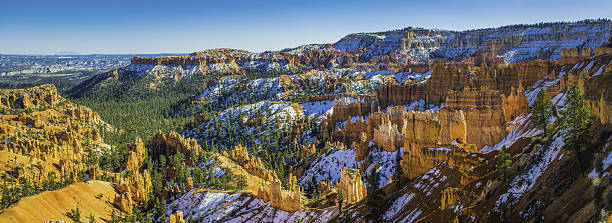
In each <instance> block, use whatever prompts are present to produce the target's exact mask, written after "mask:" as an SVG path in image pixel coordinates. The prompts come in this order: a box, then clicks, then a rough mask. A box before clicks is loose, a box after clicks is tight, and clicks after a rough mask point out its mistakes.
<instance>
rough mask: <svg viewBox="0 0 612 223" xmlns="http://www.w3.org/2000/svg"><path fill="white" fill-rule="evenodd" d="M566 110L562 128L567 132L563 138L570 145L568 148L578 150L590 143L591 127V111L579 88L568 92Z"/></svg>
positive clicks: (573, 88)
mask: <svg viewBox="0 0 612 223" xmlns="http://www.w3.org/2000/svg"><path fill="white" fill-rule="evenodd" d="M564 109H565V110H564V111H563V118H562V128H563V129H564V130H565V132H564V133H563V138H564V141H565V143H566V144H567V145H568V146H567V147H566V148H574V149H578V148H579V147H580V145H582V144H584V143H586V142H587V141H588V140H587V134H586V133H587V130H588V129H589V127H590V126H591V119H590V117H589V116H590V114H591V110H590V109H589V107H587V105H586V103H585V100H584V96H582V93H580V89H578V87H577V86H574V87H572V88H571V89H570V90H569V91H568V92H567V96H566V99H565V106H564Z"/></svg>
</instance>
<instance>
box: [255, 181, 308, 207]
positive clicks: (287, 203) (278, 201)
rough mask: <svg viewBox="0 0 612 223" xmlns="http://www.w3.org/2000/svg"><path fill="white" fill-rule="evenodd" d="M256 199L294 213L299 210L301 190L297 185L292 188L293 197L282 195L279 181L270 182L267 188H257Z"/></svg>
mask: <svg viewBox="0 0 612 223" xmlns="http://www.w3.org/2000/svg"><path fill="white" fill-rule="evenodd" d="M257 197H258V198H260V199H263V200H264V202H270V205H271V206H272V207H275V208H280V209H282V210H284V211H289V212H294V211H298V210H300V209H301V188H300V187H299V186H297V185H295V186H294V187H293V195H284V192H283V191H282V190H281V185H280V181H272V183H271V184H270V185H269V186H268V187H267V188H266V187H263V186H262V187H260V188H259V191H258V192H257Z"/></svg>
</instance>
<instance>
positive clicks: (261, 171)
mask: <svg viewBox="0 0 612 223" xmlns="http://www.w3.org/2000/svg"><path fill="white" fill-rule="evenodd" d="M224 156H226V157H229V158H230V159H232V160H234V161H235V162H236V163H238V164H239V165H240V166H242V167H243V168H244V169H245V170H246V171H247V172H249V173H250V174H253V175H255V176H258V177H261V178H262V179H264V180H266V181H277V180H278V176H276V172H274V171H271V170H268V169H266V167H265V166H264V164H263V162H261V159H260V158H259V157H250V156H249V153H248V151H247V150H246V148H245V147H243V146H241V145H238V146H236V147H234V150H233V151H232V152H231V153H230V154H225V152H224Z"/></svg>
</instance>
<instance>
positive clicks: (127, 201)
mask: <svg viewBox="0 0 612 223" xmlns="http://www.w3.org/2000/svg"><path fill="white" fill-rule="evenodd" d="M115 189H116V190H117V196H115V199H114V204H115V205H116V206H117V207H118V208H119V209H120V210H121V211H123V212H125V213H126V214H130V215H131V214H132V211H133V209H132V208H133V204H138V203H140V202H143V201H145V200H146V199H147V198H148V197H149V194H150V193H151V191H152V189H153V186H152V185H151V175H150V174H149V172H148V171H146V170H145V171H143V172H142V173H138V172H136V173H135V174H134V175H132V176H131V177H127V178H120V177H118V178H117V183H116V184H115Z"/></svg>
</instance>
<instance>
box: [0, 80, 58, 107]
mask: <svg viewBox="0 0 612 223" xmlns="http://www.w3.org/2000/svg"><path fill="white" fill-rule="evenodd" d="M58 101H59V97H58V95H57V89H56V88H55V86H53V85H50V84H45V85H40V86H36V87H31V88H27V89H20V90H0V108H14V109H28V108H31V109H34V108H40V107H44V106H54V105H56V104H57V102H58Z"/></svg>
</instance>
